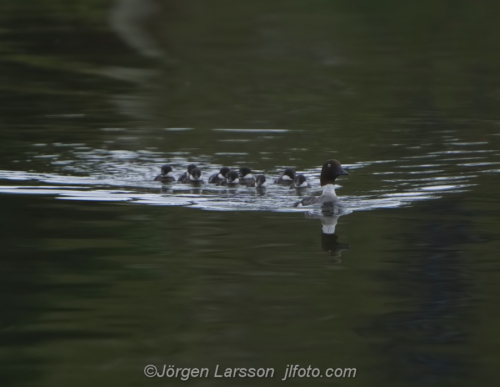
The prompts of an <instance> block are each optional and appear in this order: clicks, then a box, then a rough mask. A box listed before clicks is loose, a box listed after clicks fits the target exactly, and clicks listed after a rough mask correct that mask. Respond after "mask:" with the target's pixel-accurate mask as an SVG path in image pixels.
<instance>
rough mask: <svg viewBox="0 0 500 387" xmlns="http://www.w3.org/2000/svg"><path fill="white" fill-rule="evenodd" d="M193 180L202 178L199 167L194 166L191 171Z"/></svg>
mask: <svg viewBox="0 0 500 387" xmlns="http://www.w3.org/2000/svg"><path fill="white" fill-rule="evenodd" d="M190 175H191V180H200V179H201V171H200V169H199V168H196V167H195V168H193V169H191V171H190Z"/></svg>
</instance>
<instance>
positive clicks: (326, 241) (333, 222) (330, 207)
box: [306, 203, 350, 262]
mask: <svg viewBox="0 0 500 387" xmlns="http://www.w3.org/2000/svg"><path fill="white" fill-rule="evenodd" d="M349 213H350V211H347V210H346V209H345V208H344V207H343V206H342V205H340V204H339V203H324V204H323V205H322V206H321V210H320V211H319V212H318V213H306V217H308V218H319V220H320V221H321V249H322V250H323V251H326V252H327V253H328V255H330V256H331V257H335V258H340V256H341V255H342V251H344V250H348V249H349V244H347V243H340V242H339V241H338V235H337V234H336V228H337V222H338V219H339V218H340V217H341V216H342V215H347V214H349ZM338 262H340V259H338Z"/></svg>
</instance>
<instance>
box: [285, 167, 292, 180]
mask: <svg viewBox="0 0 500 387" xmlns="http://www.w3.org/2000/svg"><path fill="white" fill-rule="evenodd" d="M285 176H288V177H289V178H290V179H287V180H293V179H295V169H293V168H287V169H285V172H284V173H283V177H285Z"/></svg>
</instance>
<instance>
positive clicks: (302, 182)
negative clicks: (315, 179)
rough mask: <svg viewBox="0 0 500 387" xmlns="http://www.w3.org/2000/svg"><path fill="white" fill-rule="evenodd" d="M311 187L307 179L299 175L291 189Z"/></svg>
mask: <svg viewBox="0 0 500 387" xmlns="http://www.w3.org/2000/svg"><path fill="white" fill-rule="evenodd" d="M310 187H311V185H310V184H309V182H308V181H307V179H306V177H305V176H304V175H303V174H302V173H299V174H298V175H297V176H295V179H293V184H292V186H291V187H290V189H292V188H310Z"/></svg>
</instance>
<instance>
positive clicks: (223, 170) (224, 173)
mask: <svg viewBox="0 0 500 387" xmlns="http://www.w3.org/2000/svg"><path fill="white" fill-rule="evenodd" d="M229 171H230V169H229V168H228V167H222V168H221V169H220V171H219V174H220V175H221V176H222V177H227V174H228V173H229Z"/></svg>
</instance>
